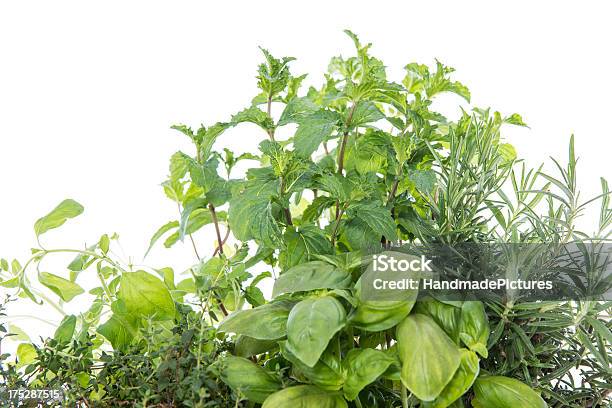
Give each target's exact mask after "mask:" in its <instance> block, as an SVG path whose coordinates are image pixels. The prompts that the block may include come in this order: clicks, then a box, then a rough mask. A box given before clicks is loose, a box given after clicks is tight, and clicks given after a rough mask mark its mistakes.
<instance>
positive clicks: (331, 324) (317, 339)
mask: <svg viewBox="0 0 612 408" xmlns="http://www.w3.org/2000/svg"><path fill="white" fill-rule="evenodd" d="M345 324H346V311H345V310H344V307H343V306H342V304H341V303H340V302H339V301H338V300H336V299H335V298H333V297H330V296H324V297H321V298H310V299H305V300H302V301H301V302H300V303H298V304H297V305H295V306H294V307H293V309H291V313H289V320H288V321H287V338H288V341H287V349H288V350H289V351H290V352H291V353H293V354H294V355H295V356H296V357H297V358H299V359H300V360H301V361H302V362H303V363H304V364H306V365H307V366H308V367H313V366H314V365H315V364H316V363H317V361H318V360H319V357H321V354H323V351H325V349H326V348H327V344H328V343H329V341H330V340H331V338H332V337H333V336H334V334H336V333H337V332H338V331H339V330H340V329H342V328H343V327H344V325H345Z"/></svg>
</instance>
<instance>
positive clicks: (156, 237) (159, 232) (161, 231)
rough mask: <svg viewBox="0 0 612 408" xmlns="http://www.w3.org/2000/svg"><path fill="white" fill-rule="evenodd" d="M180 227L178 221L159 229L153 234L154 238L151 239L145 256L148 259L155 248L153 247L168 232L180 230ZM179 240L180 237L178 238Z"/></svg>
mask: <svg viewBox="0 0 612 408" xmlns="http://www.w3.org/2000/svg"><path fill="white" fill-rule="evenodd" d="M178 226H179V222H178V221H170V222H168V223H166V224H164V225H162V226H161V227H159V229H158V230H157V231H155V234H153V236H152V237H151V241H150V242H149V247H148V248H147V252H145V254H144V256H145V258H146V256H147V255H148V254H149V252H151V249H152V248H153V245H155V243H156V242H157V241H158V240H159V239H160V238H161V237H162V236H163V235H164V234H165V233H166V232H168V231H170V230H172V229H174V228H178ZM177 238H178V237H177Z"/></svg>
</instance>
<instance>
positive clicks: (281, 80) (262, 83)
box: [257, 47, 295, 98]
mask: <svg viewBox="0 0 612 408" xmlns="http://www.w3.org/2000/svg"><path fill="white" fill-rule="evenodd" d="M259 49H260V50H261V52H262V53H263V54H264V57H266V63H265V64H260V65H259V69H258V70H257V72H258V75H257V80H258V81H257V86H258V87H259V89H261V90H262V91H263V92H264V94H265V95H266V96H267V97H268V98H273V97H274V96H275V95H276V94H278V93H279V92H282V91H283V90H284V89H285V87H286V86H287V83H288V82H289V67H288V66H287V64H289V62H291V61H293V60H295V58H293V57H283V58H282V59H278V58H274V57H273V56H272V54H270V53H269V52H268V50H266V49H264V48H261V47H259Z"/></svg>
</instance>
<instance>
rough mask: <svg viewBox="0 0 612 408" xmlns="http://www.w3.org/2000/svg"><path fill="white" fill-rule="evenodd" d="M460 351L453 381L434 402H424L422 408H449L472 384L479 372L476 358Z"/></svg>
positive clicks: (469, 353) (469, 352) (471, 354)
mask: <svg viewBox="0 0 612 408" xmlns="http://www.w3.org/2000/svg"><path fill="white" fill-rule="evenodd" d="M460 351H461V364H460V365H459V369H457V372H456V373H455V375H454V376H453V379H452V380H451V381H450V382H449V383H448V385H447V386H446V387H444V389H443V390H442V392H441V393H440V395H438V397H437V398H436V399H435V400H434V401H432V402H425V403H424V404H423V408H446V407H448V406H451V404H452V403H453V402H455V401H456V400H458V399H459V398H460V397H461V396H462V395H463V394H465V393H466V391H467V390H469V389H470V387H471V386H472V384H474V381H475V380H476V377H478V373H479V372H480V365H479V364H480V363H479V360H478V356H477V355H476V353H474V352H473V351H470V350H466V349H461V350H460Z"/></svg>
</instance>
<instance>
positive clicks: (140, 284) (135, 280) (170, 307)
mask: <svg viewBox="0 0 612 408" xmlns="http://www.w3.org/2000/svg"><path fill="white" fill-rule="evenodd" d="M120 285H121V286H120V287H119V292H118V294H117V297H118V298H119V299H120V300H122V301H123V302H124V303H125V308H126V310H127V312H128V313H129V314H130V315H132V316H142V317H153V318H155V319H157V320H165V319H172V318H174V314H175V309H174V301H173V300H172V296H171V295H170V292H169V291H168V289H167V288H166V286H165V285H164V283H163V282H162V281H160V280H159V279H158V278H156V277H155V276H153V275H151V274H149V273H147V272H145V271H136V272H124V273H123V274H122V275H121V283H120Z"/></svg>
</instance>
